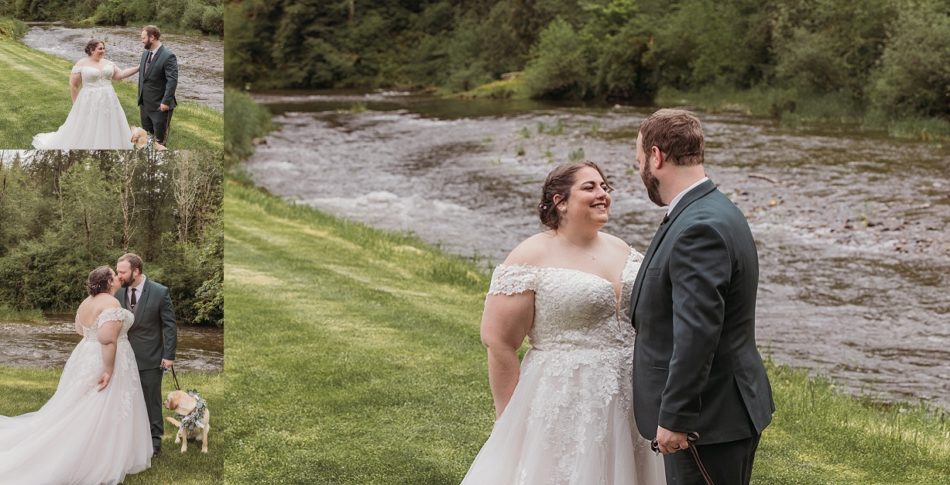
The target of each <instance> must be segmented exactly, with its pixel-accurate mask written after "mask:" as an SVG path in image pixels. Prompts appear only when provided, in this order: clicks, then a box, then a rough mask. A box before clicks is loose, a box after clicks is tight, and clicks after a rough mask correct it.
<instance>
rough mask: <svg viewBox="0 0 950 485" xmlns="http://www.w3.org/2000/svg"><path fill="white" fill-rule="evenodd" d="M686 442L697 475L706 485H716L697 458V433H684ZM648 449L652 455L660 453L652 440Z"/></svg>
mask: <svg viewBox="0 0 950 485" xmlns="http://www.w3.org/2000/svg"><path fill="white" fill-rule="evenodd" d="M686 441H688V442H689V446H688V448H689V453H690V454H691V455H693V461H694V462H696V467H697V468H699V473H700V474H701V475H702V476H703V481H705V482H706V485H716V484H715V483H713V479H712V477H711V476H710V475H709V472H708V471H706V466H705V465H703V460H701V459H700V458H699V450H697V449H696V446H695V444H696V442H697V441H699V433H697V432H695V431H691V432H689V433H686ZM650 448H651V449H652V450H653V452H654V453H659V452H660V445H659V444H658V443H657V441H656V440H655V439H654V440H653V441H651V442H650Z"/></svg>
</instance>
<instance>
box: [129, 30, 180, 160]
mask: <svg viewBox="0 0 950 485" xmlns="http://www.w3.org/2000/svg"><path fill="white" fill-rule="evenodd" d="M161 37H162V33H161V31H159V30H158V27H156V26H154V25H148V26H146V27H145V28H144V29H142V46H144V47H145V52H143V53H142V60H141V62H140V63H139V101H138V103H139V115H140V116H141V118H142V128H143V129H144V130H145V131H147V132H148V133H149V134H150V135H154V140H155V142H157V143H159V144H162V145H166V146H167V144H168V143H167V142H168V130H169V127H170V126H171V122H172V112H174V110H175V106H177V104H178V103H177V102H176V101H175V88H177V87H178V58H177V57H175V53H174V52H172V51H171V49H169V48H168V47H165V46H164V45H162V42H161V40H159V39H161Z"/></svg>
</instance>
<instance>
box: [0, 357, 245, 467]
mask: <svg viewBox="0 0 950 485" xmlns="http://www.w3.org/2000/svg"><path fill="white" fill-rule="evenodd" d="M61 373H62V369H20V368H12V367H4V366H0V396H3V398H2V399H0V415H4V416H16V415H20V414H23V413H27V412H31V411H36V410H37V409H39V408H40V406H42V405H43V404H44V403H45V402H46V401H47V400H48V399H49V398H50V396H52V395H53V392H55V391H56V384H57V383H58V382H59V376H60V374H61ZM178 380H179V382H180V383H181V384H182V386H184V387H185V388H188V389H192V388H194V389H197V390H198V392H200V393H201V396H202V397H203V398H205V400H206V401H208V409H210V410H211V413H212V416H211V426H212V429H211V433H210V435H209V436H208V442H209V445H208V454H207V455H205V454H202V453H201V443H199V442H192V443H188V453H186V454H184V455H183V454H181V453H179V448H178V447H177V446H176V445H175V443H174V441H175V431H176V430H175V429H174V428H173V427H172V426H171V425H169V424H168V422H166V423H165V436H164V437H162V454H161V455H159V456H158V458H155V459H153V460H152V467H151V468H149V469H148V470H145V471H144V472H142V473H139V474H136V475H129V476H127V477H126V480H125V482H124V483H125V484H126V485H146V484H156V485H165V484H169V483H175V484H195V485H198V484H202V485H204V484H209V483H220V481H221V475H222V473H223V471H222V468H223V465H224V463H223V462H224V460H223V456H224V452H223V450H224V443H223V442H221V441H218V440H217V439H216V438H218V437H219V436H220V434H219V433H221V430H222V429H223V428H226V427H227V426H226V425H225V424H223V420H222V419H220V417H219V416H218V413H219V412H220V411H217V410H218V409H221V408H223V407H224V403H223V397H224V396H223V395H224V387H225V384H224V379H223V377H222V375H221V374H202V373H187V372H181V371H179V372H178ZM174 389H175V383H174V380H173V379H172V377H171V374H169V375H167V376H166V378H165V379H163V382H162V391H163V394H167V393H168V392H169V391H172V390H174ZM164 413H165V416H173V414H174V413H173V412H172V411H168V410H165V412H164ZM216 417H217V418H218V419H215V418H216Z"/></svg>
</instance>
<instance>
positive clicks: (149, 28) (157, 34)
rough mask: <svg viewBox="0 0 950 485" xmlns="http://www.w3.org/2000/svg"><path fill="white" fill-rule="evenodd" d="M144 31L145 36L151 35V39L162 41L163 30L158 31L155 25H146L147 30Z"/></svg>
mask: <svg viewBox="0 0 950 485" xmlns="http://www.w3.org/2000/svg"><path fill="white" fill-rule="evenodd" d="M142 30H144V31H145V34H146V35H149V36H151V37H155V38H156V39H161V38H162V31H161V30H158V27H156V26H154V25H146V26H145V28H144V29H142Z"/></svg>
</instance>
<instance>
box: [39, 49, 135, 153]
mask: <svg viewBox="0 0 950 485" xmlns="http://www.w3.org/2000/svg"><path fill="white" fill-rule="evenodd" d="M85 52H86V55H87V57H84V58H82V59H80V60H79V62H77V63H76V65H75V66H74V67H73V69H72V71H71V73H70V75H69V91H70V94H71V95H72V98H73V107H72V109H71V110H69V116H67V117H66V121H65V122H64V123H63V125H62V126H60V127H59V129H58V130H56V131H54V132H51V133H40V134H38V135H36V136H34V137H33V147H34V148H36V149H38V150H131V149H132V130H131V128H129V122H128V120H127V119H126V117H125V111H123V110H122V105H121V104H120V103H119V97H118V96H116V94H115V89H114V88H113V87H112V81H113V80H116V81H118V80H121V79H125V78H127V77H129V76H131V75H133V74H135V73H137V72H139V66H135V67H130V68H128V69H125V70H122V69H119V68H118V67H116V65H115V63H113V62H112V61H109V60H106V59H104V58H103V57H104V56H105V53H106V46H105V44H104V43H103V42H102V41H100V40H95V39H93V40H90V41H89V43H88V44H87V45H86V49H85Z"/></svg>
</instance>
